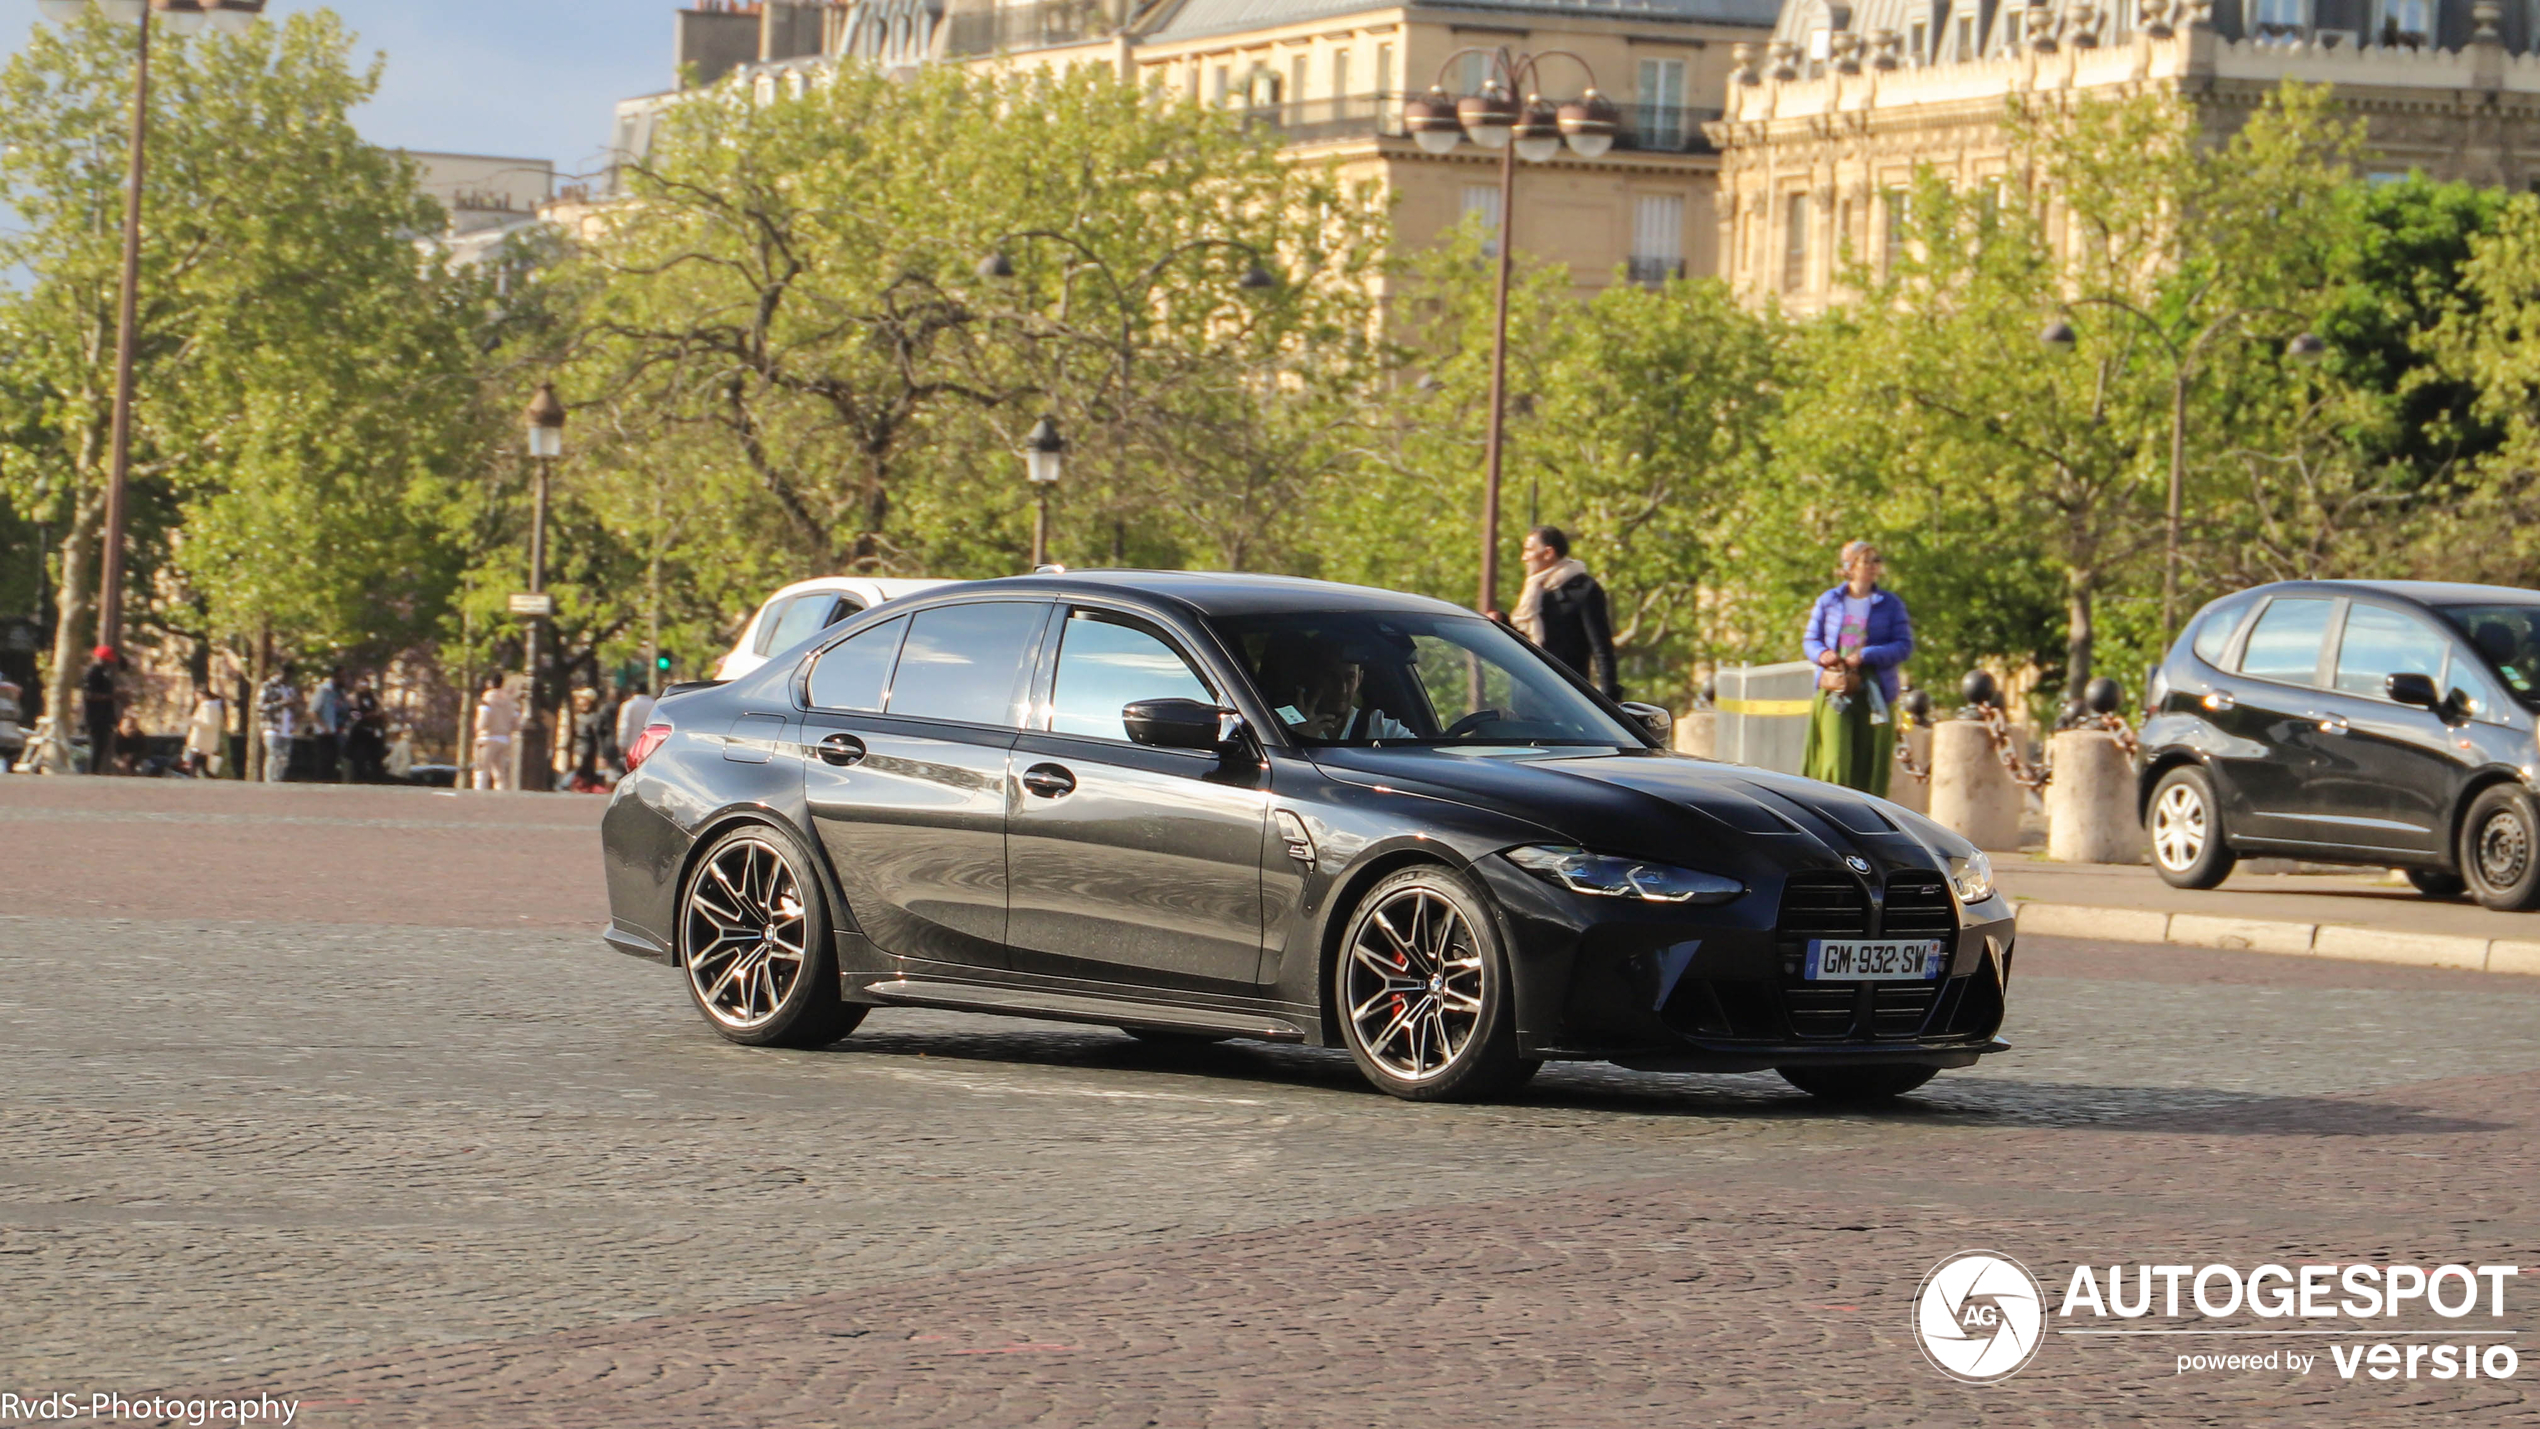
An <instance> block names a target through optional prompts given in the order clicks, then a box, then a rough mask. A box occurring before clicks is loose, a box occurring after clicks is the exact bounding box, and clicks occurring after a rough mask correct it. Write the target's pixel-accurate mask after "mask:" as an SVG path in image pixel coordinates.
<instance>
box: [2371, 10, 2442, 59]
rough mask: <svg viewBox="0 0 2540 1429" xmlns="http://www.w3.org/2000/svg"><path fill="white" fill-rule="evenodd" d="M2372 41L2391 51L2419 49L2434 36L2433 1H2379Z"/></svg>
mask: <svg viewBox="0 0 2540 1429" xmlns="http://www.w3.org/2000/svg"><path fill="white" fill-rule="evenodd" d="M2378 8H2379V10H2380V12H2381V20H2380V23H2378V24H2376V25H2374V26H2373V38H2374V40H2376V41H2377V42H2379V43H2381V44H2385V45H2390V46H2393V47H2399V46H2405V47H2406V48H2408V49H2412V50H2413V49H2422V48H2423V47H2424V46H2425V43H2426V41H2428V40H2429V39H2432V38H2433V36H2434V0H2381V3H2380V5H2379V7H2378Z"/></svg>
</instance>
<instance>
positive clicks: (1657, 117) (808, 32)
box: [615, 0, 1777, 291]
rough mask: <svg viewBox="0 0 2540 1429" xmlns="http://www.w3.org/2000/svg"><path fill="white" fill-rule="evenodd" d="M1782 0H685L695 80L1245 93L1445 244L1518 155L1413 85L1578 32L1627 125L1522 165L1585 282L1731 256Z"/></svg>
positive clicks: (1282, 127)
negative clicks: (1595, 141)
mask: <svg viewBox="0 0 2540 1429" xmlns="http://www.w3.org/2000/svg"><path fill="white" fill-rule="evenodd" d="M1776 4H1777V0H1605V2H1604V3H1596V4H1584V3H1577V0H1453V3H1409V4H1405V3H1370V0H1145V3H1139V0H1020V3H1009V0H844V2H843V3H827V2H826V0H824V3H813V4H792V3H783V2H782V0H767V3H750V0H699V4H698V8H695V9H691V10H687V11H683V12H681V15H680V22H679V29H678V35H679V60H680V64H681V71H680V72H681V73H682V75H683V77H684V80H685V82H686V83H687V84H689V85H703V84H744V85H749V86H751V87H753V88H754V89H755V90H756V91H757V92H759V93H761V94H763V95H766V96H770V97H773V96H774V95H776V94H778V93H780V92H785V91H787V90H788V89H792V88H798V87H799V86H801V85H804V84H807V83H810V82H812V80H813V77H814V76H815V75H816V74H817V73H818V71H819V70H820V69H821V68H822V67H824V66H827V65H830V64H834V63H837V62H838V61H839V59H840V58H842V57H846V56H853V57H855V58H857V59H860V60H862V61H863V62H865V63H869V64H875V65H879V66H881V67H882V68H883V69H884V70H885V71H886V72H887V71H892V70H901V69H909V68H914V67H916V66H919V65H925V64H963V65H971V66H978V67H997V66H1009V65H1054V66H1055V65H1077V64H1099V65H1103V66H1106V67H1109V68H1112V69H1115V70H1117V71H1118V72H1119V73H1120V74H1121V75H1122V76H1124V77H1127V78H1134V79H1137V80H1140V81H1142V82H1144V83H1147V84H1149V85H1152V86H1155V87H1156V88H1158V89H1160V90H1162V91H1164V92H1166V93H1169V94H1175V95H1180V96H1184V97H1187V98H1188V99H1190V100H1192V101H1194V102H1197V103H1201V104H1208V105H1215V106H1220V107H1224V108H1228V109H1233V110H1237V111H1240V112H1241V113H1242V114H1243V115H1244V116H1245V118H1246V119H1247V121H1248V122H1251V123H1255V124H1259V125H1262V126H1265V127H1268V128H1272V129H1275V130H1277V131H1278V132H1279V133H1280V134H1281V135H1282V136H1283V138H1284V139H1285V141H1286V142H1287V144H1288V146H1289V150H1290V152H1291V153H1293V154H1294V155H1295V156H1296V158H1297V159H1298V160H1299V161H1301V162H1315V163H1328V164H1332V165H1335V166H1336V167H1337V168H1338V169H1339V170H1340V172H1341V173H1342V175H1343V176H1344V177H1345V178H1347V179H1350V180H1352V181H1355V182H1359V183H1362V184H1368V185H1372V186H1377V187H1379V188H1381V189H1382V191H1383V192H1385V193H1386V194H1387V195H1388V196H1389V197H1390V198H1391V200H1392V202H1393V204H1394V213H1395V219H1396V224H1397V232H1398V234H1399V235H1400V237H1401V240H1402V241H1403V242H1405V243H1409V244H1414V245H1417V244H1425V243H1428V242H1431V241H1433V240H1434V239H1435V238H1436V237H1437V236H1438V235H1439V234H1441V233H1443V232H1444V231H1446V230H1447V229H1449V228H1451V227H1453V226H1454V225H1455V224H1456V223H1458V222H1460V221H1461V220H1463V219H1464V217H1465V216H1466V215H1468V214H1478V215H1479V216H1480V219H1481V221H1482V222H1483V224H1484V225H1485V227H1486V228H1491V229H1497V228H1498V227H1499V226H1500V215H1499V213H1498V207H1499V189H1498V157H1497V155H1496V154H1495V153H1490V152H1486V151H1483V150H1480V149H1477V148H1475V147H1473V146H1472V145H1470V144H1467V145H1464V146H1462V147H1461V148H1459V149H1457V150H1456V151H1455V152H1453V153H1451V154H1447V155H1443V156H1433V155H1429V154H1425V153H1423V152H1421V151H1420V149H1419V148H1418V146H1417V145H1416V144H1414V143H1413V142H1412V141H1411V139H1410V138H1409V137H1408V135H1406V134H1405V132H1404V130H1403V127H1402V106H1403V101H1404V99H1405V98H1407V97H1408V96H1409V95H1412V94H1417V93H1422V92H1425V91H1426V90H1427V89H1428V88H1429V86H1430V85H1431V84H1432V83H1433V82H1434V83H1440V84H1443V86H1444V87H1445V88H1446V89H1447V90H1448V91H1449V92H1450V93H1453V94H1463V93H1469V92H1471V91H1472V90H1473V89H1475V88H1477V87H1478V86H1479V84H1480V82H1481V79H1482V76H1483V73H1484V71H1483V69H1482V67H1481V65H1480V63H1479V62H1478V59H1477V57H1474V56H1470V55H1465V56H1462V57H1458V52H1459V51H1463V50H1466V49H1468V48H1469V47H1474V46H1485V47H1500V46H1506V47H1508V48H1510V49H1512V50H1516V51H1520V52H1526V51H1532V52H1535V53H1543V52H1545V51H1550V50H1566V51H1569V52H1572V53H1573V54H1575V55H1576V56H1577V57H1578V58H1579V60H1581V61H1584V68H1582V66H1581V65H1578V64H1573V63H1570V62H1567V61H1561V60H1547V61H1546V62H1545V63H1544V65H1543V76H1544V80H1545V86H1544V87H1545V92H1546V94H1547V95H1548V96H1549V97H1551V98H1554V99H1556V100H1557V99H1563V98H1568V97H1572V96H1574V95H1575V94H1576V93H1577V92H1578V91H1579V90H1580V89H1583V88H1585V87H1587V86H1588V85H1589V84H1591V83H1593V84H1594V85H1595V87H1596V88H1598V89H1599V90H1600V91H1602V92H1603V93H1604V94H1605V95H1606V96H1607V97H1608V98H1610V99H1612V100H1614V101H1615V103H1616V104H1617V105H1619V106H1620V107H1621V110H1622V116H1623V133H1622V135H1621V136H1620V138H1619V139H1618V141H1617V143H1616V144H1615V146H1614V148H1613V149H1612V150H1611V151H1610V152H1609V153H1607V154H1605V155H1604V156H1602V157H1600V158H1596V159H1581V158H1579V157H1577V156H1576V155H1573V154H1570V153H1568V152H1567V151H1566V150H1565V151H1564V152H1563V153H1562V154H1561V156H1560V157H1558V158H1556V159H1553V160H1551V161H1549V162H1547V163H1542V164H1523V165H1521V168H1520V174H1519V179H1518V186H1517V202H1516V204H1515V208H1516V213H1515V215H1514V223H1513V241H1514V243H1515V245H1516V247H1517V250H1518V251H1519V252H1522V253H1525V254H1528V255H1530V256H1534V257H1539V258H1545V259H1552V260H1557V261H1560V262H1564V263H1567V264H1568V265H1569V266H1570V268H1571V271H1572V273H1573V275H1574V277H1575V278H1576V279H1577V281H1578V284H1579V286H1580V288H1581V289H1582V290H1583V291H1592V290H1594V289H1596V288H1600V287H1602V286H1604V285H1605V284H1607V283H1609V282H1611V281H1614V280H1615V278H1616V277H1617V276H1618V275H1619V276H1621V277H1624V278H1626V279H1630V280H1637V281H1643V282H1655V281H1659V280H1662V279H1664V278H1666V277H1669V276H1673V275H1678V274H1687V273H1689V274H1692V275H1694V276H1700V275H1703V274H1707V273H1710V272H1713V271H1715V270H1716V268H1717V266H1718V258H1717V255H1716V254H1715V253H1714V252H1713V244H1714V239H1715V236H1716V235H1717V234H1718V233H1719V232H1720V231H1721V230H1720V223H1719V219H1718V216H1717V215H1716V214H1715V213H1714V211H1713V207H1712V194H1713V191H1714V189H1715V186H1716V184H1717V179H1718V173H1719V163H1720V156H1719V155H1718V153H1717V152H1715V151H1714V149H1713V147H1712V143H1711V140H1710V138H1709V136H1708V134H1707V133H1706V131H1705V129H1704V127H1703V126H1704V124H1705V123H1706V122H1707V121H1709V120H1712V119H1715V118H1717V117H1719V113H1720V111H1719V109H1718V108H1717V107H1716V101H1717V96H1718V95H1720V94H1721V93H1722V92H1723V91H1724V90H1726V89H1727V88H1728V87H1729V69H1730V53H1731V51H1732V50H1733V49H1735V48H1736V47H1738V46H1740V45H1748V46H1752V47H1757V48H1760V47H1761V46H1762V45H1763V43H1764V41H1765V39H1766V37H1767V36H1768V35H1769V34H1770V33H1771V29H1770V27H1771V26H1772V24H1773V22H1774V19H1775V16H1776V13H1777V12H1776V8H1775V7H1776ZM687 92H692V91H691V90H687V89H682V90H673V91H669V92H666V93H664V94H659V95H648V96H644V97H642V98H638V99H631V100H628V101H625V102H624V103H622V104H620V105H619V107H618V129H617V138H616V140H615V144H616V147H617V148H618V149H619V150H620V151H621V152H624V153H629V154H639V153H642V152H644V151H645V149H646V148H647V147H648V146H649V144H650V142H651V127H652V125H653V123H654V121H655V119H656V118H657V117H658V116H659V115H660V114H662V113H664V112H665V111H666V110H667V109H668V107H669V106H671V105H673V104H675V103H677V102H678V100H679V98H680V96H681V95H682V94H683V93H687Z"/></svg>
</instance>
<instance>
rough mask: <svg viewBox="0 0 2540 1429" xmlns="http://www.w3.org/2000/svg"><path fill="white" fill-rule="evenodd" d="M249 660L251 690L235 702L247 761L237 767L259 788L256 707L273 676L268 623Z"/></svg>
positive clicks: (261, 742)
mask: <svg viewBox="0 0 2540 1429" xmlns="http://www.w3.org/2000/svg"><path fill="white" fill-rule="evenodd" d="M251 659H252V663H251V665H250V667H249V672H248V676H247V678H248V681H249V683H250V685H251V686H252V688H251V689H250V690H249V691H248V694H247V698H245V699H243V700H240V701H239V702H238V713H239V716H240V718H239V725H240V727H241V728H242V729H244V730H245V731H246V733H247V750H246V754H247V757H246V758H245V759H242V760H240V761H239V763H240V764H242V765H244V766H245V768H244V769H243V770H241V771H240V772H241V773H242V774H243V775H244V776H245V777H246V779H247V781H248V782H249V783H251V784H261V783H263V782H264V779H265V731H264V726H262V725H261V724H259V723H257V719H258V716H259V715H260V714H261V711H260V710H259V709H258V708H257V706H258V705H259V704H260V703H262V702H263V700H264V697H265V681H266V680H268V679H270V678H272V676H273V622H272V621H266V622H265V623H264V628H263V629H261V630H259V631H258V632H257V633H256V646H255V654H254V655H253V656H252V657H251Z"/></svg>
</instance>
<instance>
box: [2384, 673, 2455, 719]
mask: <svg viewBox="0 0 2540 1429" xmlns="http://www.w3.org/2000/svg"><path fill="white" fill-rule="evenodd" d="M2381 690H2382V693H2383V694H2386V695H2388V696H2389V697H2390V698H2392V699H2394V700H2397V701H2398V702H2399V703H2401V704H2403V705H2414V706H2416V707H2417V708H2418V709H2421V710H2432V709H2440V708H2441V707H2442V704H2443V692H2442V691H2440V690H2437V689H2436V688H2434V677H2433V676H2431V675H2420V674H2417V673H2416V672H2415V671H2407V672H2404V673H2401V674H2397V675H2385V676H2383V677H2382V680H2381Z"/></svg>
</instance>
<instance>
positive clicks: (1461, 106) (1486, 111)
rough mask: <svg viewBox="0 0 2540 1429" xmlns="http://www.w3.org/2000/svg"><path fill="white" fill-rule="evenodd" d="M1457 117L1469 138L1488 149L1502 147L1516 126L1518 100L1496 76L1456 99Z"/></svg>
mask: <svg viewBox="0 0 2540 1429" xmlns="http://www.w3.org/2000/svg"><path fill="white" fill-rule="evenodd" d="M1455 117H1456V118H1457V119H1458V120H1460V121H1462V123H1463V125H1464V134H1465V137H1466V138H1469V139H1471V140H1472V141H1473V142H1474V143H1476V144H1479V145H1481V146H1482V147H1483V148H1485V149H1497V148H1502V147H1504V146H1505V145H1506V144H1507V143H1508V140H1509V136H1510V134H1511V133H1512V131H1514V130H1515V128H1516V126H1517V101H1516V100H1515V99H1514V98H1513V97H1511V96H1510V94H1509V93H1508V91H1507V90H1504V89H1502V88H1500V87H1499V84H1498V82H1497V81H1496V80H1494V81H1492V82H1491V83H1489V84H1486V85H1483V86H1482V88H1481V91H1480V92H1479V93H1477V94H1468V95H1466V96H1464V97H1463V98H1462V99H1459V100H1457V101H1455Z"/></svg>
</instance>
